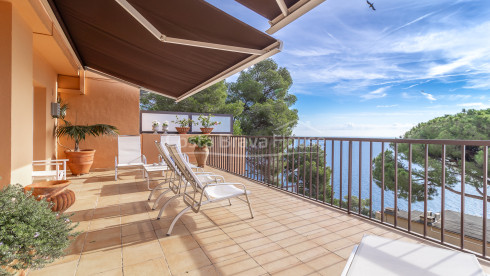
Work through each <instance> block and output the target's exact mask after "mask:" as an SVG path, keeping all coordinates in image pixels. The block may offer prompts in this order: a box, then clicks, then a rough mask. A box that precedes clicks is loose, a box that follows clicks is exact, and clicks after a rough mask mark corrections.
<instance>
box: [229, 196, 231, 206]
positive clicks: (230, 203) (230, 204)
mask: <svg viewBox="0 0 490 276" xmlns="http://www.w3.org/2000/svg"><path fill="white" fill-rule="evenodd" d="M228 203H230V206H231V200H230V199H229V198H228Z"/></svg>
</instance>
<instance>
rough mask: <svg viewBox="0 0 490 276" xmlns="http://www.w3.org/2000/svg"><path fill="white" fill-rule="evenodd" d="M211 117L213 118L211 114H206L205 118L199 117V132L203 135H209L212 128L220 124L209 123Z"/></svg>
mask: <svg viewBox="0 0 490 276" xmlns="http://www.w3.org/2000/svg"><path fill="white" fill-rule="evenodd" d="M212 117H214V116H213V115H211V114H208V115H207V116H206V115H203V114H201V115H199V118H198V120H199V121H200V122H201V126H202V127H201V131H202V133H203V134H211V132H212V131H213V129H214V128H213V126H217V125H220V124H221V122H218V121H211V118H212Z"/></svg>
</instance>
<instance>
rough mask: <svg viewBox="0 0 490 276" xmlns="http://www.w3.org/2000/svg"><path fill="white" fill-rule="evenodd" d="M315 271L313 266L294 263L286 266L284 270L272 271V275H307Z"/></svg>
mask: <svg viewBox="0 0 490 276" xmlns="http://www.w3.org/2000/svg"><path fill="white" fill-rule="evenodd" d="M313 272H315V271H314V270H313V268H311V267H309V266H307V265H305V264H302V263H298V264H297V265H294V266H292V267H287V268H285V269H284V270H281V271H278V272H275V273H272V275H274V276H275V275H277V276H297V275H309V274H310V273H313Z"/></svg>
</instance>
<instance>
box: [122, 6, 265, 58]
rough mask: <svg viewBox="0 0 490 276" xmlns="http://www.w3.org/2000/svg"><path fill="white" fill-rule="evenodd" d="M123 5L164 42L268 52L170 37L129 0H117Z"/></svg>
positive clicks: (238, 50) (224, 49) (252, 52)
mask: <svg viewBox="0 0 490 276" xmlns="http://www.w3.org/2000/svg"><path fill="white" fill-rule="evenodd" d="M115 1H116V2H117V3H118V4H119V5H120V6H121V7H123V8H124V9H125V10H126V11H127V12H128V13H129V14H130V15H131V16H132V17H133V18H134V19H136V21H138V22H139V23H140V24H141V25H142V26H143V27H145V29H147V30H148V31H149V32H150V33H151V34H152V35H153V36H155V37H156V38H157V39H158V40H160V41H161V42H163V43H171V44H179V45H186V46H192V47H200V48H207V49H214V50H221V51H229V52H236V53H243V54H249V55H263V54H265V53H266V52H265V51H264V50H257V49H251V48H244V47H237V46H231V45H223V44H216V43H210V42H203V41H195V40H189V39H182V38H175V37H169V36H166V35H164V34H162V33H161V32H160V31H159V30H158V29H157V28H156V27H155V26H153V24H151V23H150V22H149V21H148V20H147V19H146V18H145V17H144V16H143V15H142V14H141V13H140V12H139V11H137V10H136V9H135V8H134V7H133V6H132V5H131V4H130V3H129V2H128V1H126V0H115Z"/></svg>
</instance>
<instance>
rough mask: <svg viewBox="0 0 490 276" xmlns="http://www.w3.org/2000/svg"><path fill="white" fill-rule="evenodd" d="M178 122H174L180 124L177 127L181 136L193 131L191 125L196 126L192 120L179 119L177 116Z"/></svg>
mask: <svg viewBox="0 0 490 276" xmlns="http://www.w3.org/2000/svg"><path fill="white" fill-rule="evenodd" d="M175 118H176V120H175V121H172V123H174V124H178V125H179V127H175V129H176V130H177V132H178V133H179V134H187V132H189V130H191V127H190V126H191V125H192V124H195V122H194V121H193V120H192V119H179V117H178V116H177V115H175Z"/></svg>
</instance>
